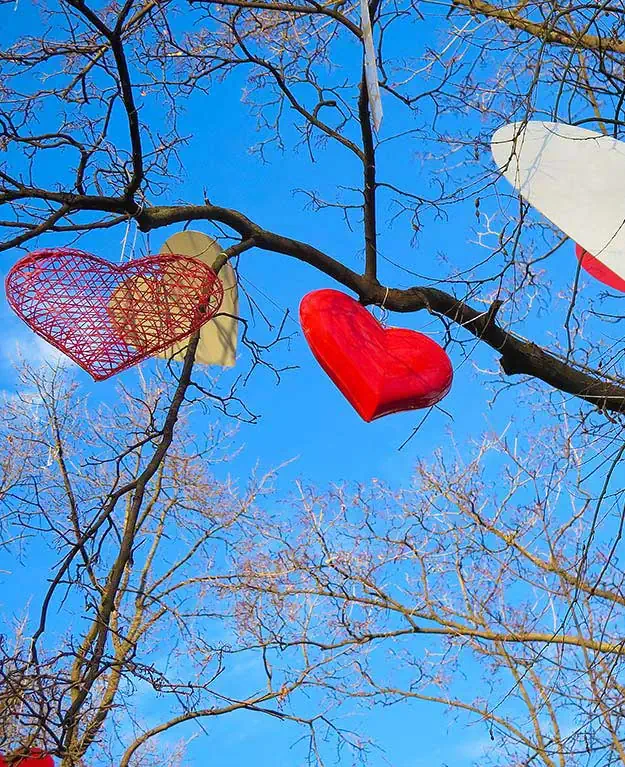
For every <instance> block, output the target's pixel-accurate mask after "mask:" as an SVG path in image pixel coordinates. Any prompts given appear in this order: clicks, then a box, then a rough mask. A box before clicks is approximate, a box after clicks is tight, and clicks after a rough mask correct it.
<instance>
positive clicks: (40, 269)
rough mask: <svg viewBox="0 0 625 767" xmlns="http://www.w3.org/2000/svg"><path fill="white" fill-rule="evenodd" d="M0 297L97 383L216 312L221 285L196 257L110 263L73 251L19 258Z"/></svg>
mask: <svg viewBox="0 0 625 767" xmlns="http://www.w3.org/2000/svg"><path fill="white" fill-rule="evenodd" d="M6 294H7V300H8V302H9V304H10V306H11V307H12V308H13V310H14V311H15V313H16V314H17V315H18V316H19V317H21V318H22V319H23V320H24V322H26V324H27V325H28V326H29V327H30V328H31V329H32V330H33V331H34V332H35V333H37V335H39V336H41V337H42V338H45V340H46V341H48V342H49V343H50V344H52V346H54V347H56V348H57V349H59V350H60V351H61V352H63V353H64V354H66V355H67V356H68V357H70V358H71V359H72V360H74V362H76V363H77V364H78V365H80V367H81V368H83V369H84V370H86V371H87V372H88V373H89V374H90V375H91V376H92V377H93V378H94V379H95V380H96V381H103V380H105V379H106V378H110V377H111V376H112V375H115V374H116V373H120V372H121V371H122V370H126V369H127V368H129V367H131V366H132V365H136V364H137V363H139V362H141V361H142V360H144V359H146V358H147V357H150V356H152V355H153V354H156V353H157V352H159V351H161V350H162V349H166V348H167V347H169V346H171V345H172V344H174V343H175V342H177V341H180V340H182V339H183V338H186V337H188V336H189V335H191V334H192V333H194V332H195V331H196V330H198V329H199V328H200V327H201V326H202V325H203V324H204V323H205V322H208V321H209V320H211V319H212V318H213V317H214V316H215V315H216V314H217V312H218V311H219V307H220V306H221V302H222V300H223V286H222V284H221V281H220V280H219V278H218V277H217V275H216V274H215V272H214V271H213V270H212V269H211V268H210V267H209V266H207V265H206V264H204V263H202V262H201V261H199V260H198V259H195V258H187V257H185V256H179V255H175V254H160V255H155V256H146V257H145V258H137V259H134V260H133V261H129V262H128V263H125V264H119V265H117V264H112V263H111V262H110V261H106V260H104V259H103V258H98V257H97V256H94V255H92V254H91V253H84V252H83V251H80V250H74V249H72V248H46V249H43V250H38V251H34V252H33V253H29V254H28V255H27V256H25V257H24V258H22V259H20V260H19V261H18V262H17V263H16V264H15V265H14V266H13V268H12V269H11V271H10V272H9V274H8V276H7V279H6Z"/></svg>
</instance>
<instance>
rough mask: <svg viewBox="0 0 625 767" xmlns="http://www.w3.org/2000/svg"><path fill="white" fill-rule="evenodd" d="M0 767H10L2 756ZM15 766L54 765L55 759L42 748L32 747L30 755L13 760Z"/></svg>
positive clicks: (42, 766)
mask: <svg viewBox="0 0 625 767" xmlns="http://www.w3.org/2000/svg"><path fill="white" fill-rule="evenodd" d="M0 767H8V762H7V761H6V760H5V759H4V758H3V757H2V756H0ZM13 767H54V759H53V758H52V757H51V756H50V755H49V754H46V753H44V752H43V751H42V750H41V749H40V748H31V749H30V751H29V755H28V756H25V757H24V758H22V759H18V760H17V761H15V762H13Z"/></svg>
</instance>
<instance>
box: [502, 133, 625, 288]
mask: <svg viewBox="0 0 625 767" xmlns="http://www.w3.org/2000/svg"><path fill="white" fill-rule="evenodd" d="M491 150H492V153H493V157H494V158H495V162H496V163H497V166H498V168H499V170H500V171H501V173H502V174H503V175H504V176H505V177H506V179H507V180H508V181H509V182H510V183H511V184H512V185H513V186H514V187H515V189H517V190H518V191H519V192H520V194H521V196H522V197H523V198H524V199H526V200H527V201H528V202H529V203H530V204H531V205H533V206H534V207H535V208H536V209H537V210H539V211H540V212H541V213H542V214H543V215H544V216H546V218H548V219H549V220H550V221H551V222H553V223H554V224H555V225H556V226H557V227H559V228H560V229H562V231H563V232H564V233H565V234H566V235H568V236H569V237H570V238H571V239H572V240H574V241H575V242H576V243H578V244H579V245H581V246H582V247H583V248H585V250H587V251H588V252H589V253H592V255H593V256H595V258H597V259H598V260H599V261H601V262H602V263H604V264H605V265H606V266H607V267H609V268H610V269H612V271H614V272H616V273H617V274H618V275H619V277H623V278H625V143H623V142H622V141H618V140H617V139H614V138H611V137H610V136H604V135H603V134H601V133H595V132H594V131H590V130H586V129H585V128H578V127H576V126H574V125H564V124H561V123H551V122H527V123H521V122H519V123H511V124H509V125H504V126H503V128H499V130H498V131H497V132H496V133H495V134H494V136H493V138H492V140H491Z"/></svg>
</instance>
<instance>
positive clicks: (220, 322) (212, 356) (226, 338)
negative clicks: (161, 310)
mask: <svg viewBox="0 0 625 767" xmlns="http://www.w3.org/2000/svg"><path fill="white" fill-rule="evenodd" d="M160 252H161V253H176V254H178V255H180V256H188V257H190V258H197V259H199V260H200V261H203V262H204V263H205V264H206V265H207V266H210V267H212V266H213V264H214V263H215V261H216V260H217V258H218V257H219V255H220V254H221V253H222V248H221V247H220V246H219V244H218V243H217V242H216V240H213V239H212V237H209V236H208V235H206V234H203V233H202V232H190V231H186V232H177V233H176V234H173V235H172V236H171V237H169V239H167V240H166V241H165V243H164V244H163V247H162V248H161V251H160ZM219 279H220V280H221V283H222V284H223V287H224V298H223V301H222V304H221V309H220V310H219V314H218V316H217V317H215V318H214V319H213V320H211V322H208V323H206V325H203V326H202V329H201V331H200V342H199V344H198V347H197V352H196V354H195V360H196V362H200V363H201V364H203V365H220V366H221V367H226V368H230V367H233V366H234V364H235V362H236V352H237V336H238V321H237V320H236V319H235V318H236V317H237V316H238V313H239V293H238V288H237V278H236V274H235V273H234V269H233V268H232V266H231V265H230V264H229V263H226V264H225V265H224V266H223V267H222V268H221V269H220V270H219ZM226 315H230V316H226ZM186 348H187V342H186V341H185V340H182V341H178V342H177V343H175V344H174V345H173V346H170V347H169V348H168V349H165V350H164V351H162V352H160V353H159V354H158V356H159V357H165V358H166V359H174V360H177V361H178V362H181V361H182V360H183V359H184V354H185V351H186Z"/></svg>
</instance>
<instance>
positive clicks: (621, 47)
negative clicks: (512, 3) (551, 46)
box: [452, 0, 625, 53]
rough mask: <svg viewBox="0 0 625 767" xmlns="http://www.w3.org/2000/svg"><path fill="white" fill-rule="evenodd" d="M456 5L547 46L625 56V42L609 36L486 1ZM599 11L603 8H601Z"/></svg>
mask: <svg viewBox="0 0 625 767" xmlns="http://www.w3.org/2000/svg"><path fill="white" fill-rule="evenodd" d="M452 2H453V4H454V5H455V6H459V7H461V8H466V9H467V10H469V11H471V12H472V13H478V14H480V15H482V16H488V17H489V18H491V19H496V20H497V21H502V22H504V23H505V24H507V25H508V26H509V27H511V28H512V29H518V30H520V31H521V32H527V34H528V35H532V37H536V38H538V39H539V40H542V41H544V42H546V43H555V44H557V45H565V46H566V47H568V48H575V49H580V48H583V49H585V50H588V51H597V52H598V53H606V52H611V53H625V41H623V40H614V39H613V38H610V37H609V36H608V35H605V36H601V37H599V36H598V35H590V34H585V33H583V32H575V31H567V30H566V29H561V28H559V27H556V26H555V25H554V23H553V22H552V21H546V22H543V23H537V22H535V21H531V20H530V19H528V18H524V17H523V16H520V15H519V14H518V13H517V12H516V11H515V10H514V9H513V8H501V7H498V6H496V5H493V4H492V3H488V2H485V1H484V0H452ZM597 9H599V6H597Z"/></svg>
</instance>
